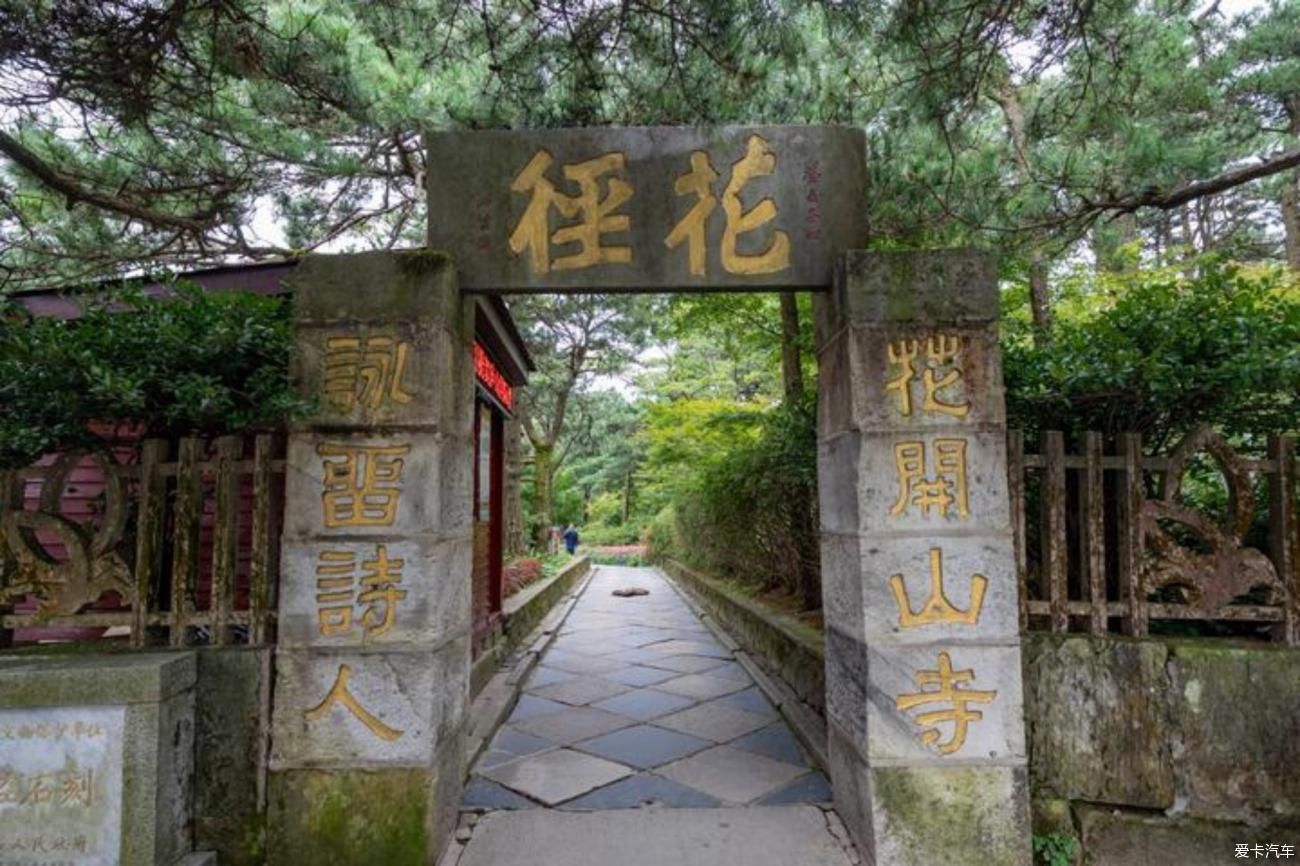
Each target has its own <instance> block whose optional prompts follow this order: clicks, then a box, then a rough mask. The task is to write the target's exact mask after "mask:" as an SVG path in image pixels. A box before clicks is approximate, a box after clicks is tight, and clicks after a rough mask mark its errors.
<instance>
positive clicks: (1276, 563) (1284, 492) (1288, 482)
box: [1268, 435, 1300, 646]
mask: <svg viewBox="0 0 1300 866" xmlns="http://www.w3.org/2000/svg"><path fill="white" fill-rule="evenodd" d="M1268 456H1269V458H1270V459H1271V460H1273V461H1274V463H1275V469H1274V472H1273V473H1272V474H1271V475H1270V476H1269V479H1268V480H1269V484H1268V538H1269V548H1270V550H1269V553H1270V556H1271V558H1272V560H1273V567H1274V568H1275V569H1277V576H1278V579H1279V580H1280V581H1282V585H1283V586H1284V587H1286V600H1285V604H1286V610H1285V612H1284V613H1285V619H1284V620H1283V623H1284V625H1283V631H1284V637H1283V639H1284V640H1285V641H1286V643H1287V644H1289V645H1290V646H1297V645H1300V570H1297V568H1296V544H1297V540H1296V534H1297V527H1296V525H1295V441H1294V440H1292V439H1291V438H1290V437H1289V436H1278V435H1273V436H1269V437H1268Z"/></svg>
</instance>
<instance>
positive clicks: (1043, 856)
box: [1034, 833, 1079, 866]
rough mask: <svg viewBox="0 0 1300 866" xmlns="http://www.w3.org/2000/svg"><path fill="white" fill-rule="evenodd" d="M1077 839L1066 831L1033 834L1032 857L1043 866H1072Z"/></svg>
mask: <svg viewBox="0 0 1300 866" xmlns="http://www.w3.org/2000/svg"><path fill="white" fill-rule="evenodd" d="M1078 853H1079V840H1078V839H1077V838H1075V837H1074V836H1071V835H1069V834H1068V833H1049V834H1048V835H1046V836H1039V835H1038V834H1037V833H1035V834H1034V859H1035V860H1036V861H1037V862H1039V863H1041V864H1043V866H1073V864H1074V858H1075V857H1076V856H1078Z"/></svg>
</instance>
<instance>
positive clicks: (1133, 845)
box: [1024, 635, 1300, 863]
mask: <svg viewBox="0 0 1300 866" xmlns="http://www.w3.org/2000/svg"><path fill="white" fill-rule="evenodd" d="M1024 683H1025V715H1026V722H1027V727H1026V730H1027V733H1028V741H1029V755H1030V763H1029V767H1030V775H1031V781H1032V789H1033V792H1034V799H1035V804H1036V810H1035V813H1036V822H1037V825H1038V826H1037V829H1038V831H1039V832H1040V833H1041V832H1053V831H1055V832H1069V833H1072V834H1074V835H1076V836H1079V837H1080V838H1081V839H1082V840H1083V843H1084V854H1085V858H1086V859H1085V862H1089V863H1128V862H1139V860H1138V859H1132V860H1130V859H1123V858H1120V857H1119V855H1118V854H1117V853H1116V852H1118V851H1121V850H1128V851H1130V852H1131V855H1125V856H1132V857H1134V858H1137V857H1138V856H1139V855H1140V854H1141V852H1142V851H1144V850H1150V851H1162V852H1164V853H1163V854H1160V855H1159V857H1158V858H1157V859H1147V860H1143V861H1141V862H1149V863H1164V862H1170V863H1172V862H1175V861H1174V860H1172V859H1167V858H1168V857H1171V856H1172V854H1171V853H1170V852H1171V851H1172V850H1173V848H1170V847H1169V845H1171V844H1173V843H1172V842H1169V843H1165V842H1161V841H1160V840H1161V839H1182V840H1183V842H1180V843H1179V845H1180V846H1181V847H1182V848H1186V849H1187V850H1188V851H1191V852H1197V851H1199V852H1201V853H1200V855H1199V856H1200V858H1201V859H1191V860H1188V859H1185V858H1184V859H1180V860H1178V861H1177V862H1190V863H1222V862H1227V861H1228V860H1230V859H1233V848H1232V847H1230V846H1228V840H1235V841H1234V842H1233V844H1236V843H1238V842H1240V843H1251V844H1254V843H1256V842H1260V843H1268V842H1273V843H1279V844H1282V843H1289V844H1291V845H1293V846H1296V847H1295V851H1296V852H1297V853H1300V772H1298V771H1297V768H1300V652H1298V651H1297V650H1295V649H1287V648H1285V647H1279V646H1274V645H1268V644H1243V643H1234V642H1227V641H1221V640H1214V641H1205V640H1152V639H1146V640H1130V639H1125V638H1118V637H1117V638H1102V637H1084V636H1073V637H1072V636H1057V635H1032V636H1029V637H1028V638H1027V639H1026V641H1025V673H1024ZM1193 839H1202V840H1203V844H1184V843H1186V842H1187V840H1193ZM1225 846H1227V847H1225ZM1176 847H1177V846H1176ZM1153 856H1154V855H1153ZM1189 856H1190V855H1189ZM1117 858H1118V859H1117Z"/></svg>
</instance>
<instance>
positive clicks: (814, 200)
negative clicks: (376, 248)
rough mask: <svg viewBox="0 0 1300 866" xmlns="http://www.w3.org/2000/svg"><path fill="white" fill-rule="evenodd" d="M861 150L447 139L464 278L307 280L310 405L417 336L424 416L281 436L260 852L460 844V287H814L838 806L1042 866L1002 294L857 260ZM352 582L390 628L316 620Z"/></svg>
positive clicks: (348, 275)
mask: <svg viewBox="0 0 1300 866" xmlns="http://www.w3.org/2000/svg"><path fill="white" fill-rule="evenodd" d="M863 149H864V147H863V138H862V134H861V132H860V131H858V130H850V129H844V128H834V127H762V128H754V129H717V130H702V129H635V130H596V129H589V130H557V131H548V132H484V133H456V134H450V133H449V134H440V135H434V136H431V137H430V141H429V167H430V173H429V176H430V180H429V196H430V201H431V208H432V216H431V219H430V246H431V247H432V248H435V249H446V250H448V251H449V253H450V257H449V256H447V255H443V254H440V253H424V252H410V253H369V254H360V255H351V256H330V257H324V256H322V257H313V258H309V259H307V260H306V261H305V262H304V264H303V266H302V267H301V268H300V270H299V272H298V274H297V276H296V280H295V283H296V285H295V304H296V317H297V323H298V329H299V340H298V346H299V348H298V358H297V361H296V374H297V377H298V380H299V381H300V382H301V384H302V387H303V389H304V392H305V393H307V394H309V395H312V396H321V395H326V396H328V386H327V383H328V381H329V378H330V376H331V375H332V372H336V369H337V365H338V364H340V363H345V361H341V360H340V357H339V354H338V353H339V352H340V351H343V352H345V353H346V352H352V353H354V355H355V357H356V358H358V359H360V360H358V361H356V363H365V362H366V361H365V359H366V358H367V357H372V360H374V361H375V362H378V361H384V359H385V358H386V359H387V360H386V361H385V363H389V364H395V363H397V358H398V355H397V353H398V352H399V347H401V348H400V351H401V352H402V353H403V354H402V358H403V359H404V364H405V371H406V378H405V379H403V382H404V383H405V384H404V385H403V388H404V391H405V392H406V393H410V394H412V395H415V396H416V398H417V399H413V400H410V401H406V402H402V401H384V400H379V401H377V402H375V403H374V404H373V405H372V404H371V403H370V402H367V403H366V404H365V405H361V404H358V403H356V402H355V401H353V402H348V401H346V400H344V401H342V402H341V403H332V402H330V401H329V400H324V401H322V403H321V411H320V412H319V413H318V414H317V416H316V417H314V418H313V419H311V420H310V422H309V423H307V424H305V425H304V426H303V427H302V428H301V429H299V430H297V431H295V433H294V434H293V436H292V439H291V444H290V452H289V458H288V462H289V480H288V490H287V513H288V515H289V516H288V520H287V523H286V528H285V541H284V549H283V554H282V561H283V563H284V566H283V578H282V592H281V603H280V617H281V619H280V622H281V626H280V634H281V644H280V648H279V652H278V654H277V678H276V694H275V708H274V718H273V759H272V767H271V785H270V792H271V798H270V799H271V813H270V820H271V823H272V831H271V833H270V837H271V839H272V851H271V854H272V862H289V861H290V860H294V861H296V860H300V859H304V858H308V857H309V856H311V855H313V854H319V855H320V859H322V860H323V861H327V862H336V863H353V862H355V863H369V862H377V861H378V862H386V863H395V864H396V863H424V862H427V861H428V859H429V858H430V857H432V856H435V855H436V853H437V852H438V850H439V849H440V848H441V847H442V845H443V844H444V842H445V840H446V839H447V838H448V833H449V832H450V828H451V826H452V821H453V820H454V816H455V810H456V806H457V803H458V799H459V798H458V796H457V794H458V789H459V786H460V781H461V757H462V754H461V753H462V751H463V736H464V719H465V702H466V696H467V691H468V688H467V686H468V651H469V650H468V630H469V601H468V586H469V574H470V563H469V548H468V541H467V539H468V535H467V533H468V517H469V506H468V502H469V495H470V479H469V474H468V466H469V459H468V457H467V456H466V450H465V449H466V447H467V442H468V439H467V437H468V434H469V430H470V408H471V407H472V405H473V398H472V389H473V384H472V373H471V370H470V366H469V359H470V351H469V336H468V333H469V332H468V330H467V329H468V327H469V324H468V320H467V314H466V310H467V309H468V306H469V305H468V304H466V303H465V302H464V301H463V300H462V294H461V293H462V292H484V291H490V292H512V291H513V292H519V291H548V292H555V291H559V292H590V291H595V290H598V289H599V290H608V289H611V288H613V289H618V290H623V291H736V290H758V291H772V290H777V289H785V290H788V289H791V288H803V289H810V290H814V291H817V292H818V295H817V298H816V302H815V305H816V319H817V322H816V328H817V335H818V340H817V342H818V362H819V366H820V369H821V374H820V395H819V397H820V408H819V424H818V426H819V436H820V444H819V479H820V488H821V494H820V495H821V513H822V525H823V537H822V557H821V558H822V571H823V596H824V600H825V601H824V605H825V611H826V624H827V635H828V636H827V692H828V694H827V708H828V721H829V725H830V732H831V737H830V742H831V754H832V758H831V767H830V768H829V769H830V771H831V775H832V782H833V784H834V787H835V799H836V805H837V808H838V809H839V811H840V812H841V814H842V816H843V817H844V819H845V822H846V823H847V825H848V826H849V828H850V830H851V832H852V833H853V835H854V837H855V839H856V841H857V843H858V845H859V847H860V848H861V849H862V851H863V852H864V853H865V854H866V855H867V857H868V858H870V859H871V860H872V861H873V862H876V863H881V864H885V863H889V864H913V863H914V864H922V863H924V864H932V863H935V862H951V863H972V864H973V863H977V862H978V863H981V864H986V863H993V864H1027V863H1028V862H1029V856H1030V853H1029V829H1028V805H1027V803H1028V798H1027V794H1026V784H1025V755H1024V744H1023V740H1024V737H1023V730H1022V727H1023V723H1022V718H1021V706H1022V700H1021V685H1020V652H1019V636H1018V635H1019V624H1018V615H1017V599H1016V581H1015V574H1014V570H1013V556H1012V550H1011V535H1010V533H1011V526H1010V510H1009V507H1008V501H1007V487H1006V471H1005V454H1004V442H1005V432H1006V431H1005V420H1004V412H1003V397H1002V387H1001V369H1000V363H999V358H998V349H997V342H996V319H997V310H998V302H997V300H998V299H997V283H996V274H995V271H994V269H993V267H992V265H991V264H990V262H989V261H988V260H987V259H985V258H983V257H981V256H978V255H975V254H972V253H966V252H943V253H895V254H869V253H865V252H853V251H852V248H853V246H854V245H855V244H857V243H859V242H860V239H861V238H863V237H864V236H865V225H864V218H863V213H862V202H863V201H864V200H865V199H864V196H865V190H864V175H865V163H864V156H863ZM575 218H576V219H577V222H576V223H575V222H572V220H573V219H575ZM566 219H567V220H570V222H567V223H562V224H560V225H558V226H557V223H561V222H562V221H563V220H566ZM552 247H554V249H553V248H552ZM637 251H642V252H641V253H639V254H638V252H637ZM331 352H334V353H335V354H334V355H331ZM368 353H369V355H368ZM385 353H388V354H387V355H385ZM380 356H383V357H380ZM346 357H349V358H350V357H353V355H347V356H346ZM395 559H397V560H400V561H401V562H402V563H403V566H404V568H405V569H406V570H404V571H403V572H402V573H401V577H400V590H399V588H398V581H397V580H396V579H395V578H394V577H393V574H394V572H395V569H394V568H393V566H392V562H393V560H395ZM413 564H418V566H417V567H412V565H413ZM348 569H352V571H348ZM381 570H382V571H383V573H384V575H385V577H384V578H383V579H380V578H377V577H375V574H376V573H377V572H379V571H381ZM345 571H346V572H347V573H348V574H353V573H356V574H362V575H369V577H368V578H363V579H368V580H370V582H371V585H373V586H377V587H388V588H389V589H391V590H397V591H400V592H401V593H403V595H402V596H401V602H400V603H401V605H402V607H401V611H402V614H403V615H402V616H401V618H400V619H401V623H400V625H398V624H395V623H390V624H389V626H390V627H389V628H386V629H384V630H383V631H382V632H380V633H378V634H376V633H375V632H376V631H377V629H375V628H367V627H366V625H365V623H352V622H351V621H349V622H348V624H347V625H348V627H347V628H345V627H344V625H343V623H342V622H341V621H340V620H332V619H329V618H327V617H326V616H325V615H324V614H322V602H321V598H322V596H324V597H326V599H327V601H328V597H329V595H330V592H331V591H332V589H333V584H332V583H330V581H332V580H336V579H338V575H341V574H343V573H344V572H345ZM393 603H394V604H397V603H398V602H396V601H394V602H393ZM338 616H340V617H341V616H342V614H339V615H338ZM348 616H351V614H348ZM376 616H378V615H376ZM353 626H356V627H353ZM397 802H400V803H401V804H402V806H401V807H400V808H393V806H392V804H393V803H397ZM339 822H342V824H340V823H339ZM339 826H342V827H345V828H348V830H347V831H346V832H343V831H339V830H338V827H339ZM357 828H363V829H362V830H361V831H360V832H358V830H357ZM376 845H378V846H381V847H382V848H383V852H382V853H381V852H379V851H376V849H375V846H376ZM291 855H292V856H291ZM277 857H284V858H285V859H284V860H280V859H277Z"/></svg>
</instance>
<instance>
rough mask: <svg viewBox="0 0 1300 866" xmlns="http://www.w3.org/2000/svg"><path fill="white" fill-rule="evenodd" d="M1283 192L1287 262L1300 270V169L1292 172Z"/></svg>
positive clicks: (1283, 221) (1297, 270)
mask: <svg viewBox="0 0 1300 866" xmlns="http://www.w3.org/2000/svg"><path fill="white" fill-rule="evenodd" d="M1288 180H1289V182H1288V184H1287V187H1286V189H1285V190H1284V191H1283V192H1282V225H1283V226H1284V227H1285V228H1286V263H1287V265H1288V266H1289V267H1290V268H1291V270H1293V271H1296V272H1300V171H1297V172H1294V173H1292V176H1291V177H1290V178H1289V179H1288Z"/></svg>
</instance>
